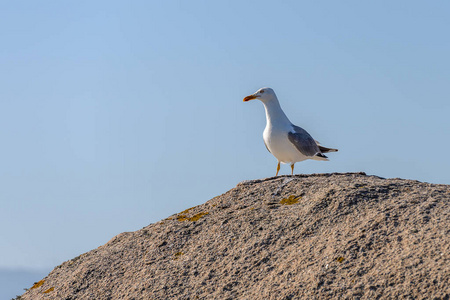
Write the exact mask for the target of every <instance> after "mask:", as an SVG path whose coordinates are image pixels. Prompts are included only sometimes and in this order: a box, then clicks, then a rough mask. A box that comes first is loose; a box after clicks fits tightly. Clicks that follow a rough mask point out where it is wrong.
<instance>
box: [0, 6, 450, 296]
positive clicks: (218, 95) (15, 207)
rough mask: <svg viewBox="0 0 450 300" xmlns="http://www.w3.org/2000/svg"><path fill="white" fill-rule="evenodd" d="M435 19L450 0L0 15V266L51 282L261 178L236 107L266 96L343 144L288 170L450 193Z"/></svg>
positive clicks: (441, 41) (443, 63)
mask: <svg viewBox="0 0 450 300" xmlns="http://www.w3.org/2000/svg"><path fill="white" fill-rule="evenodd" d="M449 10H450V3H449V2H448V1H432V2H430V1H428V2H424V1H376V2H374V1H373V2H367V1H356V0H355V1H344V2H342V1H339V2H338V1H321V2H317V1H314V2H313V1H111V0H109V1H2V2H0V36H1V47H0V68H1V70H2V72H0V139H1V147H0V269H2V270H3V269H5V270H15V271H17V270H29V271H30V272H31V271H36V272H37V271H39V270H41V271H42V270H47V271H50V270H51V269H52V268H53V267H55V266H57V265H59V264H60V263H62V262H64V261H66V260H69V259H71V258H73V257H75V256H77V255H79V254H81V253H84V252H87V251H89V250H91V249H94V248H96V247H98V246H100V245H102V244H104V243H106V242H107V241H108V240H110V239H111V238H112V237H114V236H115V235H117V234H119V233H121V232H124V231H135V230H138V229H140V228H142V227H144V226H147V225H148V224H150V223H153V222H156V221H158V220H160V219H163V218H166V217H168V216H170V215H172V214H174V213H177V212H179V211H182V210H184V209H186V208H188V207H192V206H195V205H198V204H201V203H204V202H206V201H207V200H209V199H211V198H213V197H214V196H216V195H219V194H222V193H224V192H226V191H227V190H229V189H231V188H233V187H234V186H235V185H236V184H237V183H238V182H240V181H243V180H248V179H256V178H264V177H270V176H274V175H275V172H276V163H277V161H276V159H275V158H274V157H272V156H271V154H270V153H269V152H267V150H266V148H265V147H264V143H263V140H262V131H263V129H264V126H265V115H264V109H263V106H262V104H261V103H259V102H258V101H250V102H248V103H243V102H242V98H243V97H244V96H247V95H249V94H251V93H253V92H255V91H256V90H257V89H258V88H261V87H265V86H267V87H271V88H273V89H274V90H275V92H276V93H277V95H278V98H279V100H280V103H281V105H282V107H283V109H284V110H285V112H286V114H287V116H288V117H289V118H290V120H291V121H292V122H293V123H294V124H296V125H298V126H301V127H303V128H304V129H306V130H307V131H308V132H309V133H310V134H311V135H312V136H313V137H314V138H315V139H317V140H319V141H320V142H321V143H322V144H323V145H324V146H328V147H333V148H339V152H338V153H330V155H329V157H330V161H329V162H317V161H305V162H301V163H297V164H296V167H295V171H296V173H300V174H303V173H306V174H308V173H324V172H359V171H363V172H366V173H367V174H373V175H377V176H381V177H389V178H392V177H401V178H406V179H415V180H419V181H425V182H431V183H441V184H450V173H449V172H448V170H449V169H450V158H448V156H447V155H446V151H445V149H447V148H449V147H450V140H449V138H448V133H449V132H450V121H449V118H448V116H449V114H450V104H449V103H450V101H449V94H450V93H449V92H450V85H449V84H448V83H449V79H450V60H449V53H450V35H449V34H448V28H450V21H449V18H448V11H449ZM280 174H290V168H289V166H288V165H284V166H282V169H281V171H280ZM24 287H26V286H24Z"/></svg>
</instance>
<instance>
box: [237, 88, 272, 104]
mask: <svg viewBox="0 0 450 300" xmlns="http://www.w3.org/2000/svg"><path fill="white" fill-rule="evenodd" d="M276 98H277V96H275V92H274V91H273V90H272V89H271V88H268V87H264V88H260V89H259V90H257V91H256V92H255V93H253V94H251V95H249V96H247V97H245V98H244V102H247V101H250V100H253V99H258V100H261V101H262V102H268V101H271V100H273V99H276Z"/></svg>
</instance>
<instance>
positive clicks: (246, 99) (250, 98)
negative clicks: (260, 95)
mask: <svg viewBox="0 0 450 300" xmlns="http://www.w3.org/2000/svg"><path fill="white" fill-rule="evenodd" d="M253 99H256V96H255V95H250V96H247V97H245V98H244V102H247V101H250V100H253Z"/></svg>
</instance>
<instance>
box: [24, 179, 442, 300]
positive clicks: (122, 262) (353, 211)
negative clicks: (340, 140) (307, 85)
mask: <svg viewBox="0 0 450 300" xmlns="http://www.w3.org/2000/svg"><path fill="white" fill-rule="evenodd" d="M449 199H450V186H448V185H438V184H428V183H422V182H418V181H412V180H403V179H383V178H380V177H376V176H366V175H365V174H364V173H345V174H313V175H296V176H278V177H272V178H267V179H261V180H252V181H245V182H242V183H240V184H238V185H237V186H236V187H235V188H234V189H232V190H230V191H228V192H226V193H225V194H223V195H220V196H217V197H215V198H213V199H211V200H209V201H208V202H206V203H204V204H202V205H199V206H196V207H193V208H191V209H188V210H185V211H183V212H180V213H179V214H175V215H173V216H170V217H169V218H166V219H164V220H161V221H159V222H156V223H154V224H151V225H149V226H147V227H144V228H142V229H141V230H138V231H136V232H127V233H122V234H119V235H118V236H116V237H114V238H113V239H111V240H110V241H109V242H108V243H107V244H105V245H103V246H100V247H98V248H97V249H94V250H92V251H90V252H87V253H85V254H82V255H80V256H78V257H76V258H74V259H72V260H70V261H67V262H64V263H63V264H61V265H60V266H58V267H56V268H55V269H54V270H53V271H52V272H51V273H50V274H49V275H48V276H47V277H45V278H44V279H43V280H42V281H40V284H38V286H37V287H34V288H31V289H29V290H28V291H27V292H26V293H25V294H24V295H23V296H22V298H21V299H67V300H69V299H95V300H100V299H338V298H339V299H396V298H402V299H404V298H407V299H424V298H426V299H449V297H450V201H449Z"/></svg>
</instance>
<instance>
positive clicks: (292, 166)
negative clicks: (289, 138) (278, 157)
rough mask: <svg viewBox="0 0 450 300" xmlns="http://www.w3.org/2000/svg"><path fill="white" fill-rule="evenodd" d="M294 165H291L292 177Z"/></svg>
mask: <svg viewBox="0 0 450 300" xmlns="http://www.w3.org/2000/svg"><path fill="white" fill-rule="evenodd" d="M294 165H295V163H294V164H292V165H291V170H292V172H291V175H294Z"/></svg>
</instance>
